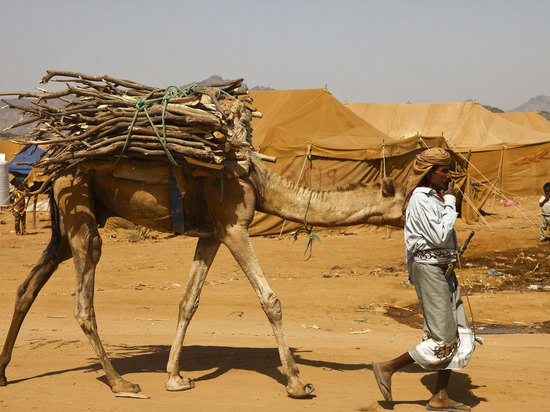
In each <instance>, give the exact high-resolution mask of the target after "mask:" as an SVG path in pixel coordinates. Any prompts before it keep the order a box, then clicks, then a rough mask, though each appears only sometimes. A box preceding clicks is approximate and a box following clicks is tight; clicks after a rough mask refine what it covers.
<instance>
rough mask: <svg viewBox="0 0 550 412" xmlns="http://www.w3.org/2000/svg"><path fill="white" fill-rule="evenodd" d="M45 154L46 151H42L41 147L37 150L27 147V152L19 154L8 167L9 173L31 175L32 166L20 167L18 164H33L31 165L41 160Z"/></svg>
mask: <svg viewBox="0 0 550 412" xmlns="http://www.w3.org/2000/svg"><path fill="white" fill-rule="evenodd" d="M33 151H34V153H33ZM43 153H45V152H44V150H42V149H41V148H39V147H36V149H35V146H29V147H27V148H26V149H25V150H23V151H22V152H21V153H19V154H18V155H17V156H15V157H14V158H13V159H12V160H11V162H10V163H9V165H8V171H9V172H10V173H11V174H13V175H23V176H27V175H28V174H29V173H30V171H31V169H32V166H30V165H18V164H17V163H18V162H31V163H34V162H36V161H37V160H38V159H40V157H41V156H42V154H43Z"/></svg>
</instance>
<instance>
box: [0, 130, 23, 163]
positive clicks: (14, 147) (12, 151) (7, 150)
mask: <svg viewBox="0 0 550 412" xmlns="http://www.w3.org/2000/svg"><path fill="white" fill-rule="evenodd" d="M14 137H16V138H17V137H19V136H14ZM21 147H22V146H21V145H20V144H17V143H13V142H12V141H11V140H10V138H0V153H4V154H5V155H6V160H7V161H10V160H11V159H13V158H14V157H15V155H16V154H17V152H19V151H20V150H21Z"/></svg>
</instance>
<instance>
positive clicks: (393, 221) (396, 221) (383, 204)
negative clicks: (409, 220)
mask: <svg viewBox="0 0 550 412" xmlns="http://www.w3.org/2000/svg"><path fill="white" fill-rule="evenodd" d="M380 192H381V194H380V200H379V202H380V203H379V205H378V208H377V209H379V214H378V213H377V214H376V215H374V216H372V217H370V218H368V220H367V223H370V224H373V225H377V226H383V225H389V226H396V227H403V226H405V215H404V214H403V205H404V204H405V186H403V185H402V184H400V183H397V182H396V181H394V180H393V179H389V178H384V179H382V183H381V185H380Z"/></svg>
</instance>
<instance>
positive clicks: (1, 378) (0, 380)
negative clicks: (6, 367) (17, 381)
mask: <svg viewBox="0 0 550 412" xmlns="http://www.w3.org/2000/svg"><path fill="white" fill-rule="evenodd" d="M7 384H8V380H7V379H6V377H5V376H0V386H6V385H7Z"/></svg>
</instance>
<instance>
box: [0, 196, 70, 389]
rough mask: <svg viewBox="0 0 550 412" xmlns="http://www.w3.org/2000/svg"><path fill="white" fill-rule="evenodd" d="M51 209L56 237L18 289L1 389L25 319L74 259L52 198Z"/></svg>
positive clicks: (2, 357)
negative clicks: (65, 263) (56, 274)
mask: <svg viewBox="0 0 550 412" xmlns="http://www.w3.org/2000/svg"><path fill="white" fill-rule="evenodd" d="M50 207H51V208H52V213H51V216H52V237H51V239H50V243H49V244H48V247H47V248H46V250H45V251H44V252H43V253H42V256H41V257H40V260H39V261H38V263H37V264H36V265H35V266H34V268H33V269H32V270H31V273H30V274H29V275H28V276H27V278H26V279H25V280H24V281H23V283H22V284H21V285H20V286H19V287H18V288H17V292H16V295H15V309H14V311H13V317H12V320H11V324H10V328H9V331H8V335H7V336H6V341H5V343H4V348H3V349H2V354H0V386H5V385H6V384H7V380H6V374H5V372H6V366H7V365H8V363H9V362H10V360H11V355H12V352H13V346H14V345H15V341H16V339H17V335H18V334H19V330H20V329H21V325H22V324H23V320H24V319H25V316H26V315H27V313H28V312H29V309H30V308H31V306H32V304H33V302H34V300H35V299H36V296H37V295H38V292H40V290H41V289H42V287H43V286H44V285H45V284H46V282H47V281H48V279H49V278H50V276H51V275H52V273H53V272H55V270H56V269H57V266H58V265H59V263H61V262H62V261H64V260H67V259H69V258H70V257H71V255H70V250H69V247H68V244H67V239H66V238H63V237H62V236H61V233H60V228H59V221H58V219H57V218H58V216H57V209H56V208H55V204H54V202H53V201H52V199H50Z"/></svg>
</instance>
